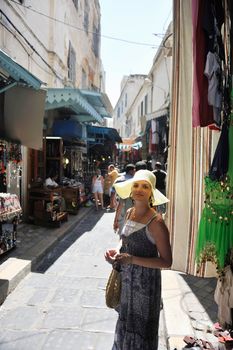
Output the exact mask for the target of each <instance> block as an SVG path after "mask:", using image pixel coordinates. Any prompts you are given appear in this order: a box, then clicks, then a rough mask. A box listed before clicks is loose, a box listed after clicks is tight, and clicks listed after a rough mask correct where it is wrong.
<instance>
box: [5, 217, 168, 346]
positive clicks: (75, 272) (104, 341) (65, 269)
mask: <svg viewBox="0 0 233 350" xmlns="http://www.w3.org/2000/svg"><path fill="white" fill-rule="evenodd" d="M113 217H114V213H108V212H101V211H99V212H98V213H95V212H90V215H89V216H86V218H84V219H83V220H82V221H81V222H80V223H79V224H78V225H77V227H76V228H75V229H74V230H73V231H71V232H70V233H68V234H67V235H66V236H65V238H64V239H63V240H62V241H60V243H58V244H57V245H56V247H55V248H54V249H53V250H52V251H51V252H50V253H49V254H48V255H47V256H46V257H45V258H44V260H43V261H42V262H41V264H40V265H39V267H38V268H37V270H36V271H35V272H32V273H30V274H29V275H28V276H27V277H25V278H24V280H23V281H22V282H21V283H20V284H19V285H18V286H17V288H16V289H15V290H14V291H13V292H12V293H11V294H10V295H9V296H8V297H7V299H6V300H5V302H4V303H3V305H2V306H1V311H0V322H1V331H0V349H3V350H12V349H17V350H34V349H35V350H39V349H43V350H44V349H49V350H51V349H56V350H57V349H63V350H69V349H72V350H73V349H77V350H91V349H94V350H110V349H111V346H112V343H113V335H114V328H115V323H116V319H117V314H116V312H115V311H114V310H111V309H108V308H107V307H106V305H105V297H104V288H105V284H106V280H107V277H108V274H109V272H110V268H111V267H110V265H108V264H107V263H106V262H105V260H104V256H103V254H104V251H105V249H106V248H110V247H114V246H115V245H116V243H117V237H116V236H115V235H114V232H113V230H112V222H113ZM160 328H161V329H160V346H159V349H160V350H165V349H167V347H166V341H165V337H164V335H165V333H164V323H163V312H161V327H160Z"/></svg>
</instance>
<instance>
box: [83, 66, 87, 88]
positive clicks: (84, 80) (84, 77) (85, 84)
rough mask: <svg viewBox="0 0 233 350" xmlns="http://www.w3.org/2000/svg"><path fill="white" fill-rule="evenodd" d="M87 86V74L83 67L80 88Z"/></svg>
mask: <svg viewBox="0 0 233 350" xmlns="http://www.w3.org/2000/svg"><path fill="white" fill-rule="evenodd" d="M86 87H87V74H86V72H85V70H84V69H82V88H83V89H85V88H86Z"/></svg>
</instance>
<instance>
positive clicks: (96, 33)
mask: <svg viewBox="0 0 233 350" xmlns="http://www.w3.org/2000/svg"><path fill="white" fill-rule="evenodd" d="M92 40H93V42H92V49H93V52H94V54H95V57H99V48H100V25H99V26H98V27H96V26H95V25H93V39H92Z"/></svg>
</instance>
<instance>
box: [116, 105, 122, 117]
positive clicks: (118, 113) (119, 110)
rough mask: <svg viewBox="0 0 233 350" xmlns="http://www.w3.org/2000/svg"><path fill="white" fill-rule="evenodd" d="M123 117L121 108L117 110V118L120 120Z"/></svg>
mask: <svg viewBox="0 0 233 350" xmlns="http://www.w3.org/2000/svg"><path fill="white" fill-rule="evenodd" d="M120 116H121V109H120V107H118V108H117V118H120Z"/></svg>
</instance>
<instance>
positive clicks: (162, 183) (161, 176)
mask: <svg viewBox="0 0 233 350" xmlns="http://www.w3.org/2000/svg"><path fill="white" fill-rule="evenodd" d="M152 172H153V174H154V175H155V176H156V187H157V189H158V190H159V191H160V192H162V193H163V194H164V195H165V196H166V178H167V173H166V171H164V170H163V169H162V164H161V163H160V162H156V163H155V170H153V171H152ZM157 211H159V212H161V213H166V204H162V205H160V206H158V208H157Z"/></svg>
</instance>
